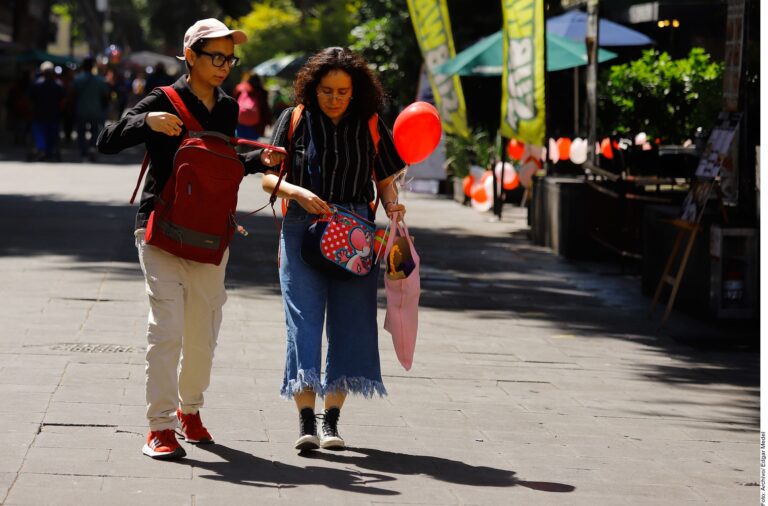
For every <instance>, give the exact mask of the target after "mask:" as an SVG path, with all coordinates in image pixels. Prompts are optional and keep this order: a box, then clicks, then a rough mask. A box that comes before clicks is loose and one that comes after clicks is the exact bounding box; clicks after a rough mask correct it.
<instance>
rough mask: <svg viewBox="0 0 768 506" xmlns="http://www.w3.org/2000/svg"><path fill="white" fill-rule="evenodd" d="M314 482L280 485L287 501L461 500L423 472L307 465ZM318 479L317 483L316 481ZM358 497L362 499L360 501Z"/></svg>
mask: <svg viewBox="0 0 768 506" xmlns="http://www.w3.org/2000/svg"><path fill="white" fill-rule="evenodd" d="M304 473H305V474H307V478H306V479H309V480H312V481H311V484H301V485H300V486H297V487H294V488H288V487H286V488H281V489H280V497H281V499H283V500H284V501H285V503H286V504H301V503H302V502H304V501H316V500H317V499H318V498H325V500H326V501H327V502H331V503H336V501H337V500H338V501H340V502H341V504H359V502H362V503H363V504H366V503H367V502H368V501H370V502H371V503H374V504H434V505H447V504H458V500H457V499H456V496H454V495H453V494H452V493H451V491H450V488H448V487H447V486H446V484H445V483H443V482H441V481H438V480H433V479H429V478H428V477H425V476H422V475H396V474H389V473H384V472H378V471H368V470H362V471H360V470H336V469H328V468H322V467H319V466H318V467H312V466H310V467H308V468H307V469H306V471H305V472H304ZM315 483H317V484H315ZM358 501H359V502H358Z"/></svg>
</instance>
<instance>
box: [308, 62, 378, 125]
mask: <svg viewBox="0 0 768 506" xmlns="http://www.w3.org/2000/svg"><path fill="white" fill-rule="evenodd" d="M332 70H343V71H344V72H346V73H347V74H349V75H350V77H352V101H350V103H349V112H350V114H357V115H359V116H360V117H362V118H370V117H371V116H372V115H373V114H374V113H376V112H378V110H379V109H380V108H381V105H382V102H383V101H384V90H383V89H382V87H381V82H380V81H379V78H378V76H377V75H376V74H375V73H374V72H373V71H371V69H370V68H368V62H366V61H365V59H364V58H363V57H362V56H360V55H359V54H357V53H355V52H353V51H352V50H350V49H349V48H346V47H329V48H326V49H323V50H322V51H320V52H319V53H316V54H315V55H313V56H312V57H311V58H310V59H309V60H307V63H305V64H304V67H302V69H301V70H300V71H299V73H298V74H297V75H296V81H295V82H294V83H293V94H294V97H295V100H296V103H297V104H303V105H304V107H307V108H312V109H317V108H318V107H319V104H318V102H317V86H318V85H319V84H320V80H321V79H322V78H323V77H324V76H325V75H326V74H327V73H328V72H330V71H332Z"/></svg>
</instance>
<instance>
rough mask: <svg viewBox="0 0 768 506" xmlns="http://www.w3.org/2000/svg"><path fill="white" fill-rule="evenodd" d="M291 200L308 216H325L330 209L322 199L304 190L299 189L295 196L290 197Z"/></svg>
mask: <svg viewBox="0 0 768 506" xmlns="http://www.w3.org/2000/svg"><path fill="white" fill-rule="evenodd" d="M297 188H298V187H297ZM291 198H292V199H293V200H295V201H296V202H298V203H299V205H300V206H301V207H303V208H304V210H305V211H307V212H308V213H309V214H326V213H330V212H331V208H330V207H329V206H328V204H327V203H326V202H325V201H324V200H323V199H321V198H320V197H318V196H317V195H315V194H314V193H312V192H311V191H309V190H307V189H306V188H300V189H299V191H298V192H297V194H296V195H292V196H291Z"/></svg>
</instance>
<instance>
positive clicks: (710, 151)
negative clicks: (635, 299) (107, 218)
mask: <svg viewBox="0 0 768 506" xmlns="http://www.w3.org/2000/svg"><path fill="white" fill-rule="evenodd" d="M740 120H741V114H740V113H728V112H722V113H720V116H718V124H717V126H716V127H715V128H714V129H712V133H711V134H710V136H709V140H708V141H707V145H706V147H705V148H704V153H703V154H702V156H701V160H699V165H698V167H697V168H696V179H695V181H693V183H692V184H691V191H690V192H688V195H686V197H685V200H684V201H683V206H682V209H681V213H680V218H678V219H676V220H668V223H669V224H670V225H672V226H673V227H675V228H676V229H677V237H676V238H675V242H674V245H673V246H672V252H671V253H670V254H669V258H667V263H666V265H665V266H664V272H663V273H662V274H661V279H659V283H658V284H657V285H656V293H655V294H654V295H653V300H652V301H651V309H650V311H649V316H652V315H653V310H654V308H655V307H656V304H658V302H659V299H660V298H661V294H662V291H663V290H664V286H665V285H669V286H671V287H672V291H671V293H670V295H669V300H668V301H667V307H666V309H665V311H664V316H663V317H662V318H661V324H660V327H663V326H664V325H666V323H667V319H669V315H670V313H671V312H672V306H673V305H674V303H675V298H676V297H677V292H678V290H679V289H680V282H681V281H682V280H683V274H685V267H686V265H687V264H688V258H689V257H690V256H691V251H692V250H693V245H694V243H695V241H696V235H697V234H698V233H699V231H700V230H701V225H700V223H701V218H702V216H704V210H705V209H706V206H707V202H708V201H709V197H710V195H711V193H712V189H713V188H716V184H717V183H716V178H717V176H718V175H719V174H720V169H721V168H722V167H723V165H724V164H726V163H727V161H728V152H729V151H730V149H731V143H732V142H733V137H734V135H735V134H736V129H737V128H738V125H739V121H740ZM717 195H718V200H721V199H722V197H721V194H720V191H719V190H718V191H717ZM721 209H722V202H721ZM723 218H724V219H727V217H726V215H725V213H723ZM684 243H685V248H684V249H682V257H680V258H679V262H676V260H678V254H679V253H680V252H681V247H682V246H683V244H684ZM675 263H678V264H679V265H678V267H677V271H676V272H675V274H672V271H673V268H674V266H675Z"/></svg>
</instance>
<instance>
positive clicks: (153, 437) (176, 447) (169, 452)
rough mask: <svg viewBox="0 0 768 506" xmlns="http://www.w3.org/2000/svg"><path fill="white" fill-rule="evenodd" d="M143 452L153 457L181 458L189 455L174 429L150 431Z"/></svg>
mask: <svg viewBox="0 0 768 506" xmlns="http://www.w3.org/2000/svg"><path fill="white" fill-rule="evenodd" d="M141 452H142V453H143V454H144V455H146V456H148V457H152V458H153V459H180V458H182V457H185V456H186V455H187V452H185V451H184V448H182V447H181V445H180V444H179V442H178V440H176V433H175V432H174V431H173V430H172V429H166V430H155V431H149V434H148V435H147V444H145V445H144V448H142V449H141Z"/></svg>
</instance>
